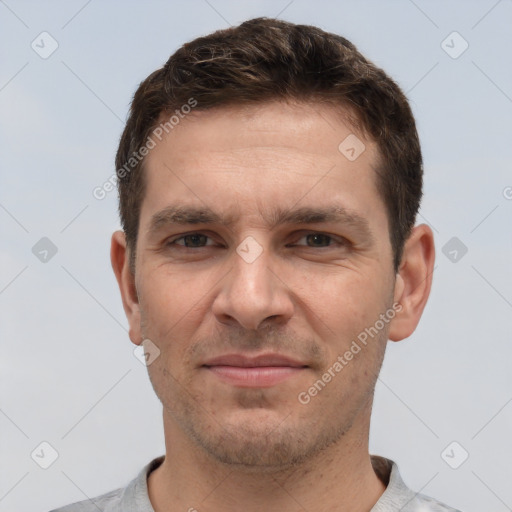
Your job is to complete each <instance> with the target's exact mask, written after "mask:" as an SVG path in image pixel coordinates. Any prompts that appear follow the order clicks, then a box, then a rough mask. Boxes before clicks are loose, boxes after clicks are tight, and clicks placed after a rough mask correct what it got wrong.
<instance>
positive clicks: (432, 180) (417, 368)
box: [0, 0, 512, 512]
mask: <svg viewBox="0 0 512 512" xmlns="http://www.w3.org/2000/svg"><path fill="white" fill-rule="evenodd" d="M281 11H282V12H281ZM262 15H266V16H276V15H280V17H281V18H282V19H285V20H289V21H293V22H299V23H308V24H315V25H318V26H319V27H321V28H323V29H325V30H328V31H332V32H336V33H339V34H341V35H343V36H345V37H347V38H348V39H350V40H351V41H352V42H354V43H355V44H356V45H357V46H358V48H359V49H360V50H361V51H362V52H363V53H364V54H365V55H366V56H367V57H369V58H370V59H371V60H373V61H374V62H375V63H377V64H378V65H380V66H381V67H383V68H384V69H385V70H386V71H388V72H389V74H391V76H393V77H394V78H395V79H396V80H397V81H398V82H399V84H400V85H401V86H402V87H403V89H404V91H406V92H407V95H408V97H409V98H410V101H411V105H412V108H413V110H414V113H415V115H416V118H417V123H418V129H419V132H420V137H421V140H422V145H423V151H424V159H425V169H426V177H425V200H424V203H423V207H422V210H421V214H422V217H421V218H420V219H419V220H420V221H428V222H429V223H430V224H431V226H432V227H433V229H434V230H435V237H436V243H437V266H436V270H435V274H434V284H433V290H432V295H431V299H430V302H429V304H428V305H427V308H426V311H425V314H424V318H423V320H422V322H421V324H420V326H419V327H418V329H417V331H416V333H415V334H414V335H413V336H412V337H411V338H410V339H409V340H405V341H403V342H401V343H396V344H393V343H390V344H389V348H388V353H387V356H386V360H385V363H384V368H383V371H382V374H381V380H380V381H379V384H378V387H377V391H376V403H375V409H374V417H373V424H372V431H371V452H372V453H378V454H381V455H385V456H388V457H390V458H392V459H394V460H395V461H397V462H398V464H399V467H400V469H401V472H402V474H403V477H404V479H405V481H406V483H407V484H408V485H409V486H411V487H412V488H414V489H416V490H421V491H422V492H423V493H426V494H429V495H433V496H435V497H437V498H438V499H440V500H442V501H445V502H447V503H449V504H451V505H452V506H454V507H457V508H460V509H461V510H463V511H465V512H482V511H483V510H485V511H491V510H492V511H494V512H501V511H506V510H512V487H511V486H510V478H511V476H512V474H511V470H510V460H511V457H512V438H511V435H510V432H511V430H512V403H511V401H512V384H511V373H510V362H511V359H512V343H511V342H512V339H511V338H512V336H511V327H510V318H511V313H512V273H511V272H510V265H511V262H512V228H511V221H512V200H508V199H507V198H506V197H505V195H506V191H507V190H509V191H511V190H512V189H507V187H511V186H512V172H511V163H512V159H511V156H512V149H511V135H512V116H511V114H512V99H511V98H512V66H511V65H510V55H511V49H512V30H511V27H512V2H511V1H510V0H501V1H498V2H497V1H495V0H482V1H467V0H466V1H460V0H459V1H455V0H452V1H450V2H444V1H420V0H415V2H413V1H410V0H401V1H384V2H383V1H359V2H356V1H338V2H334V1H318V0H316V1H314V2H313V1H309V0H294V1H292V2H290V1H289V0H283V1H275V0H274V1H257V2H236V1H232V0H209V1H208V2H206V1H204V0H190V1H188V2H177V1H174V2H163V1H152V2H133V1H100V0H92V1H90V2H86V1H85V0H73V1H67V2H64V1H60V2H56V1H53V2H51V1H47V2H37V1H33V2H29V1H15V0H5V1H3V0H2V1H0V52H1V53H0V62H1V65H0V116H1V121H2V122H1V128H0V130H1V131H0V162H1V170H2V178H1V188H0V221H1V235H2V237H1V239H2V249H1V253H0V267H1V277H0V311H1V323H0V326H1V327H0V329H1V343H2V357H1V358H0V378H1V395H0V429H1V433H0V511H1V512H4V511H5V512H12V511H14V510H16V511H20V512H23V511H29V510H30V511H48V510H50V509H51V508H53V507H56V506H58V505H62V504H65V503H69V502H72V501H76V500H81V499H85V498H86V497H87V496H89V497H91V496H95V495H97V494H99V493H103V492H106V491H108V490H111V489H113V488H115V487H118V486H121V485H124V484H125V483H127V482H128V480H130V479H131V478H133V477H134V476H135V475H136V473H137V472H138V471H139V470H140V468H141V467H142V466H143V465H144V464H146V463H147V462H148V461H149V460H150V459H151V458H152V457H154V456H157V455H159V454H161V453H163V450H164V448H163V432H162V426H161V412H160V411H161V408H160V404H159V402H158V401H157V399H156V398H155V396H154V394H153V391H152V389H151V386H150V384H149V380H148V378H147V374H146V369H145V368H144V366H143V365H142V364H141V363H140V362H139V361H138V360H137V359H136V358H135V357H134V355H133V345H132V344H131V343H130V341H129V339H128V336H127V332H126V325H127V323H126V320H125V317H124V313H123V310H122V306H121V301H120V298H119V294H118V290H117V285H116V283H115V280H114V276H113V274H112V271H111V268H110V262H109V238H110V234H111V232H112V231H113V230H115V229H117V228H118V227H119V221H118V219H117V213H116V208H117V204H116V193H115V192H112V193H110V194H109V195H108V196H107V198H105V199H104V200H103V201H98V200H96V199H95V198H94V197H93V195H92V190H93V188H94V187H96V186H98V185H101V184H102V183H103V182H104V181H105V180H106V179H108V178H109V176H111V175H112V173H113V172H114V165H113V159H114V153H115V150H116V146H117V142H118V139H119V136H120V133H121V130H122V127H123V120H124V119H125V117H126V113H127V108H128V105H129V102H130V99H131V96H132V94H133V92H134V91H135V88H136V86H137V85H138V83H139V82H140V81H141V80H143V79H144V78H145V77H146V76H147V75H148V74H149V73H150V72H151V71H153V70H154V69H156V68H157V67H159V66H161V65H162V64H163V63H164V62H165V61H166V60H167V58H168V57H169V55H170V54H171V53H172V52H173V51H174V50H176V49H177V47H178V46H180V45H181V44H182V43H183V42H185V41H188V40H190V39H192V38H194V37H196V36H199V35H203V34H206V33H209V32H211V31H213V30H214V29H218V28H224V27H227V26H228V23H229V24H238V23H239V22H241V21H243V20H245V19H248V18H252V17H256V16H262ZM43 31H47V32H49V33H50V34H51V35H52V36H53V37H54V38H55V39H56V40H57V41H58V44H59V47H58V49H57V51H56V52H55V53H54V54H53V55H51V57H49V58H48V59H47V60H43V59H42V58H40V57H39V56H38V55H37V54H36V53H35V52H34V51H33V50H32V48H31V42H32V41H33V40H34V39H35V38H36V36H38V34H40V33H41V32H43ZM453 31H457V32H459V33H460V34H461V35H462V37H463V38H464V39H465V40H466V41H467V42H468V43H469V48H468V49H467V51H466V52H465V53H463V54H462V55H461V56H460V57H459V58H458V59H452V58H451V57H450V56H448V55H447V53H445V51H444V50H443V49H442V48H441V42H442V41H443V40H444V39H445V38H446V37H447V36H448V35H449V34H450V33H451V32H453ZM504 191H505V194H504ZM511 195H512V194H509V196H508V197H510V196H511ZM44 236H46V237H48V238H50V239H51V240H52V242H53V243H54V244H55V245H56V246H57V248H58V252H57V254H56V255H55V256H54V257H53V258H52V259H51V260H50V261H49V262H47V263H42V262H40V261H39V260H38V259H37V258H36V257H35V256H34V255H33V254H32V251H31V249H32V247H33V246H34V244H35V243H36V242H37V241H38V240H39V239H40V238H42V237H44ZM454 236H456V237H458V238H459V239H460V240H462V241H463V243H464V244H465V245H466V246H467V247H468V252H467V254H466V255H465V256H464V257H463V258H462V259H460V260H459V261H458V262H457V263H452V262H451V261H450V260H449V259H448V258H447V257H446V256H445V255H444V254H443V253H442V251H441V248H442V247H443V245H444V244H445V243H446V242H448V240H450V239H451V238H452V237H454ZM42 441H47V442H49V443H50V444H51V445H52V446H53V447H54V448H55V449H56V450H57V451H58V453H59V458H58V459H57V460H56V462H55V463H54V464H53V465H52V466H50V467H49V469H46V470H43V469H41V468H40V467H39V466H38V465H36V464H35V462H34V461H33V460H32V458H31V457H30V453H31V452H32V451H33V450H34V448H36V447H37V446H38V445H39V444H40V443H41V442H42ZM452 441H457V442H458V443H460V445H461V446H463V447H464V449H465V450H467V451H468V452H469V458H468V460H467V461H466V462H465V463H464V464H462V465H461V466H460V467H459V468H458V469H452V468H450V467H449V466H448V465H447V464H446V463H445V461H444V460H443V458H442V457H441V453H442V452H443V450H444V449H445V447H446V446H447V445H449V443H451V442H452Z"/></svg>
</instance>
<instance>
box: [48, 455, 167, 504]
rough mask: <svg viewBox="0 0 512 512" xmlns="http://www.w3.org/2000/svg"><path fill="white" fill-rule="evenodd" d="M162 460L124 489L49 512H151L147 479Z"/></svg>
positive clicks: (154, 463) (147, 467) (146, 469)
mask: <svg viewBox="0 0 512 512" xmlns="http://www.w3.org/2000/svg"><path fill="white" fill-rule="evenodd" d="M164 458H165V457H164V456H163V455H162V456H160V457H157V458H156V459H153V460H152V461H151V462H150V463H149V464H147V465H146V466H144V467H143V468H142V470H141V471H140V472H139V474H138V475H137V477H136V478H134V479H133V480H132V481H131V482H130V483H129V484H128V485H127V486H126V487H120V488H119V489H115V490H113V491H110V492H107V493H105V494H101V495H100V496H97V497H95V498H91V499H87V500H83V501H79V502H76V503H72V504H70V505H66V506H65V507H61V508H57V509H54V510H52V511H51V512H131V511H135V510H137V511H140V512H153V508H152V507H151V502H150V501H149V496H148V487H147V477H148V475H149V474H150V473H151V471H153V470H155V469H156V468H157V467H158V466H159V465H160V464H161V463H162V462H163V460H164Z"/></svg>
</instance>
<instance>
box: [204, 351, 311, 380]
mask: <svg viewBox="0 0 512 512" xmlns="http://www.w3.org/2000/svg"><path fill="white" fill-rule="evenodd" d="M202 368H205V369H206V370H207V371H209V372H211V374H212V375H214V376H215V377H216V378H218V379H220V380H221V381H223V382H225V383H227V384H231V385H233V386H238V387H245V388H268V387H271V386H274V385H276V384H278V383H280V382H283V381H284V380H287V379H290V378H292V377H294V376H297V375H299V374H300V373H301V372H303V371H304V370H305V369H307V368H308V366H307V365H306V364H304V363H302V362H300V361H296V360H294V359H292V358H289V357H286V356H283V355H281V354H262V355H259V356H256V357H248V356H246V355H242V354H226V355H223V356H219V357H215V358H213V359H210V360H208V361H207V362H206V363H205V364H203V365H202Z"/></svg>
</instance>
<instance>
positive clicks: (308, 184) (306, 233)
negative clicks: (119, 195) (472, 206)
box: [111, 102, 434, 512]
mask: <svg viewBox="0 0 512 512" xmlns="http://www.w3.org/2000/svg"><path fill="white" fill-rule="evenodd" d="M351 133H354V130H353V129H352V128H351V127H350V125H349V124H347V123H346V122H345V121H344V120H343V118H342V117H341V116H340V115H339V114H336V113H335V112H334V111H333V109H332V108H331V109H329V108H327V107H325V106H322V105H319V104H297V103H292V102H288V103H283V102H271V103H266V104H261V105H258V106H250V107H229V108H227V107H223V108H219V109H213V110H209V111H197V112H194V113H192V114H190V115H188V116H187V117H186V118H185V119H184V120H182V121H181V122H180V124H179V125H178V126H176V127H175V128H174V129H173V130H172V131H171V132H170V133H169V134H168V135H167V136H166V137H165V138H164V139H163V140H162V142H161V143H159V144H158V145H157V146H156V147H155V148H154V149H153V150H152V151H151V152H150V154H149V155H148V156H147V160H146V166H145V173H146V179H147V189H146V192H145V196H144V200H143V202H142V207H141V212H140V224H139V237H138V241H137V246H136V267H135V274H132V273H131V271H130V266H129V254H130V253H129V249H128V248H127V246H126V241H125V237H124V234H123V232H122V231H117V232H115V233H114V234H113V236H112V248H111V260H112V266H113V269H114V272H115V274H116V277H117V280H118V283H119V287H120V291H121V295H122V300H123V306H124V309H125V312H126V315H127V318H128V321H129V325H130V331H129V333H130V339H131V341H132V342H133V343H134V344H136V345H138V344H140V343H141V342H142V340H144V339H150V340H151V341H152V343H154V344H155V345H156V346H157V347H158V348H159V350H160V355H159V357H157V358H156V359H155V360H154V362H152V363H151V364H150V365H149V366H148V371H149V375H150V379H151V382H152V384H153V387H154V389H155V392H156V393H157V395H158V397H159V398H160V400H161V402H162V404H163V420H164V431H165V439H166V458H165V461H164V462H163V464H162V465H161V466H160V467H159V468H158V469H156V470H155V471H154V472H153V473H151V475H150V477H149V478H148V489H149V496H150V499H151V502H152V504H153V507H154V509H155V511H156V512H167V511H171V510H189V509H190V508H192V509H194V508H195V509H197V510H198V511H199V512H201V511H203V510H204V511H220V510H222V511H224V512H225V511H231V510H233V511H234V510H240V508H241V507H243V510H245V511H253V510H254V511H256V510H281V511H284V512H287V511H292V510H293V511H295V510H304V509H306V510H308V511H311V512H314V511H323V512H325V511H330V510H350V511H352V512H358V511H361V512H362V511H369V510H370V509H371V508H372V506H373V505H374V504H375V503H376V502H377V501H378V499H379V497H380V496H381V495H382V493H383V492H384V490H385V485H384V483H383V482H382V481H381V480H380V479H379V478H378V477H377V475H376V473H375V471H374V470H373V467H372V464H371V459H370V455H369V452H368V436H369V426H370V416H371V408H372V401H373V391H374V387H375V382H376V379H377V376H378V372H379V370H380V367H381V364H382V360H383V357H384V352H385V347H386V343H387V341H388V339H390V340H392V341H399V340H401V339H404V338H406V337H408V336H409V335H410V334H411V333H412V332H413V331H414V329H415V328H416V326H417V324H418V322H419V319H420V317H421V314H422V312H423V309H424V306H425V304H426V301H427V299H428V295H429V293H430V287H431V282H432V272H433V266H434V240H433V234H432V231H431V230H430V228H429V227H428V226H426V225H423V224H422V225H418V226H416V227H415V228H414V230H413V231H412V233H411V235H410V237H409V239H408V240H407V242H406V245H405V248H404V254H403V258H402V261H401V265H400V268H399V271H398V273H395V272H394V270H393V265H392V256H393V255H392V248H391V244H390V239H389V226H388V219H387V214H386V209H385V206H384V203H383V200H382V198H381V197H380V195H379V192H378V190H377V188H376V180H375V178H376V176H375V170H374V168H375V165H376V164H377V160H378V150H377V147H376V145H375V144H374V143H373V142H371V141H369V140H366V139H364V138H363V137H362V136H360V135H358V137H359V138H360V139H361V140H362V141H363V142H364V144H365V147H366V149H365V151H364V152H363V153H362V154H361V155H360V156H359V157H358V158H357V159H356V160H355V161H349V160H348V159H347V158H346V157H345V156H344V155H343V154H342V153H341V152H340V151H339V150H338V146H339V144H340V142H341V141H343V140H344V139H345V138H346V137H347V136H348V135H349V134H351ZM178 202H179V203H180V204H181V205H187V206H196V207H204V208H206V207H208V208H210V209H212V210H213V211H214V212H216V213H218V215H219V216H221V217H222V218H224V217H225V216H228V215H233V220H234V223H233V224H232V225H230V226H226V225H223V224H222V223H213V224H197V225H180V224H176V223H167V224H163V225H160V227H159V229H157V230H151V229H150V226H151V220H152V217H153V216H154V215H155V214H156V213H158V212H160V211H162V210H164V209H165V208H167V207H168V206H169V205H175V204H177V203H178ZM326 205H337V206H343V207H344V208H346V209H348V210H350V211H351V212H353V213H357V215H359V216H360V217H362V218H363V219H366V223H367V226H368V228H369V230H371V234H372V235H371V236H368V234H366V233H365V232H364V231H362V230H361V229H359V228H358V227H357V226H353V225H351V224H349V223H347V222H321V223H315V224H304V223H294V224H277V225H271V224H269V223H268V222H267V221H268V220H269V215H270V213H271V212H272V211H273V210H274V209H275V208H278V207H279V208H281V209H297V208H300V207H311V208H318V207H324V206H326ZM191 233H192V234H196V235H199V236H198V237H195V238H194V237H188V238H180V237H183V236H184V235H187V234H191ZM315 234H317V235H319V236H317V237H315ZM322 234H325V235H328V236H327V237H325V236H322ZM201 235H205V236H201ZM249 236H250V237H252V238H253V239H254V240H255V241H256V242H257V244H259V247H261V249H262V252H261V254H260V255H259V256H258V257H257V258H256V259H255V260H254V261H252V262H250V263H249V262H247V261H246V260H245V259H244V258H242V257H241V255H240V254H241V253H239V252H237V250H236V249H237V247H244V245H243V242H244V240H245V241H246V239H247V237H249ZM329 237H330V238H329ZM245 247H246V246H245ZM393 303H400V305H401V311H400V312H399V313H396V315H394V318H393V319H392V320H391V321H389V323H386V324H385V327H384V328H383V329H381V330H380V331H379V333H378V335H377V336H375V337H374V338H372V339H370V341H369V342H368V344H367V345H366V346H364V347H363V348H362V350H361V351H360V352H359V353H357V354H356V355H354V357H353V359H352V360H351V361H349V362H348V363H347V365H346V366H345V367H344V368H343V370H342V371H341V372H339V373H336V376H335V377H333V378H332V379H331V381H330V382H329V383H328V384H327V385H326V386H325V387H324V388H323V389H321V391H320V392H318V393H317V394H316V396H314V397H312V398H311V401H310V402H309V403H308V404H302V403H300V401H299V400H298V398H297V397H298V395H299V393H300V392H303V391H307V390H308V389H309V388H310V387H311V386H312V385H313V383H315V382H316V381H317V380H318V379H321V378H322V375H324V374H325V372H326V371H327V370H328V368H329V367H332V365H333V363H334V362H335V361H336V360H337V357H338V356H339V355H342V354H344V353H345V352H346V351H347V350H348V349H349V348H350V345H351V343H352V341H353V340H355V339H357V336H358V334H359V333H361V332H362V331H364V329H365V328H369V327H370V326H374V325H375V322H376V321H377V320H378V319H379V315H381V314H383V313H386V311H389V310H390V309H392V307H393ZM234 352H237V353H243V354H249V355H256V354H261V353H263V352H277V353H280V354H285V355H287V356H289V357H292V358H294V359H296V360H299V361H300V362H301V363H302V364H303V365H304V366H305V368H303V369H300V370H298V371H296V372H294V374H293V375H292V376H291V377H290V378H288V379H286V380H284V381H282V382H279V383H277V384H275V385H273V386H269V387H260V388H258V387H242V386H238V385H233V384H231V383H226V382H225V381H223V380H222V379H220V378H219V377H218V375H216V374H215V373H214V372H212V371H210V370H208V369H207V368H205V367H204V366H203V364H204V362H205V361H206V360H208V358H211V357H215V356H218V355H221V354H226V353H234Z"/></svg>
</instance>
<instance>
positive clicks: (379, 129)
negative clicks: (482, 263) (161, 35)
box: [116, 18, 423, 272]
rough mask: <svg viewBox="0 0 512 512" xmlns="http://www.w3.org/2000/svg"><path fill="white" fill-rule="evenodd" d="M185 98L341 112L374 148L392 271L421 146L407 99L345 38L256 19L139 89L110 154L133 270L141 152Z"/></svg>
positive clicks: (416, 190) (414, 195) (200, 103)
mask: <svg viewBox="0 0 512 512" xmlns="http://www.w3.org/2000/svg"><path fill="white" fill-rule="evenodd" d="M191 99H193V100H194V102H195V104H196V105H197V106H195V108H196V109H208V108H213V107H222V106H228V105H236V104H247V103H263V102H266V101H271V100H279V99H283V100H289V99H294V100H299V101H306V102H310V101H313V102H314V101H317V102H323V103H328V104H330V105H332V106H333V107H334V108H336V107H340V108H344V109H345V111H346V112H348V113H349V118H350V120H351V122H352V125H353V126H354V128H356V129H358V130H360V131H361V132H362V133H363V134H364V136H366V137H368V138H369V139H371V140H373V141H375V142H376V143H377V146H378V148H379V156H380V162H379V165H378V168H377V169H376V171H377V180H378V181H377V186H378V190H379V191H380V193H381V194H382V198H383V200H384V203H385V205H386V209H387V215H388V222H389V234H390V242H391V246H392V249H393V263H394V269H395V272H396V271H397V270H398V268H399V264H400V261H401V258H402V252H403V246H404V243H405V240H407V238H408V236H409V235H410V232H411V229H412V227H413V226H414V223H415V220H416V214H417V212H418V209H419V206H420V201H421V197H422V181H423V164H422V156H421V149H420V143H419V139H418V134H417V131H416V125H415V122H414V117H413V115H412V112H411V109H410V106H409V103H408V101H407V98H406V97H405V95H404V94H403V92H402V91H401V90H400V88H399V86H398V85H397V84H396V83H395V82H394V81H393V80H392V79H391V78H390V77H389V76H387V75H386V73H385V72H384V71H383V70H382V69H380V68H378V67H377V66H375V65H374V64H373V63H372V62H370V61H368V60H367V59H366V58H365V57H363V55H361V54H360V53H359V52H358V50H357V49H356V47H355V46H354V45H353V44H352V43H351V42H350V41H348V40H347V39H345V38H343V37H341V36H339V35H336V34H331V33H328V32H325V31H323V30H321V29H319V28H317V27H313V26H308V25H295V24H293V23H288V22H285V21H281V20H277V19H271V18H256V19H252V20H249V21H246V22H244V23H242V24H241V25H239V26H237V27H232V28H229V29H225V30H218V31H216V32H214V33H212V34H210V35H207V36H204V37H199V38H197V39H194V40H193V41H191V42H189V43H186V44H184V45H183V46H182V47H181V48H179V49H178V50H177V51H176V52H175V53H174V54H173V55H172V56H171V57H170V58H169V60H168V61H167V63H166V64H165V65H164V66H163V67H162V68H161V69H159V70H157V71H155V72H153V73H152V74H151V75H149V76H148V77H147V78H146V79H145V80H144V81H143V82H142V83H141V84H140V86H139V88H138V89H137V91H136V92H135V95H134V98H133V102H132V105H131V109H130V115H129V118H128V121H127V123H126V127H125V129H124V132H123V134H122V136H121V140H120V143H119V148H118V151H117V155H116V169H117V176H118V189H119V213H120V217H121V223H122V227H123V229H124V232H125V234H126V239H127V245H128V248H129V249H130V255H131V263H132V270H133V271H134V269H135V256H134V255H135V247H136V243H137V235H138V227H139V214H140V207H141V203H142V200H143V197H144V193H145V192H144V191H145V187H144V173H143V165H144V158H143V157H141V156H140V154H141V148H142V147H143V146H144V145H145V144H146V143H147V141H148V140H149V137H150V135H151V133H152V132H153V131H154V130H155V128H156V127H157V126H158V123H159V122H160V119H161V117H162V115H163V114H166V115H167V114H171V113H172V112H173V111H175V112H176V109H180V108H181V107H182V106H183V105H187V104H190V100H191ZM189 110H190V109H189ZM177 113H178V112H177ZM340 142H341V141H340ZM146 153H147V151H146ZM142 154H144V152H142ZM135 157H137V158H135ZM127 162H130V163H131V165H130V167H127Z"/></svg>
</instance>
